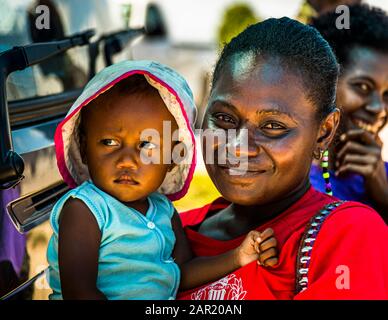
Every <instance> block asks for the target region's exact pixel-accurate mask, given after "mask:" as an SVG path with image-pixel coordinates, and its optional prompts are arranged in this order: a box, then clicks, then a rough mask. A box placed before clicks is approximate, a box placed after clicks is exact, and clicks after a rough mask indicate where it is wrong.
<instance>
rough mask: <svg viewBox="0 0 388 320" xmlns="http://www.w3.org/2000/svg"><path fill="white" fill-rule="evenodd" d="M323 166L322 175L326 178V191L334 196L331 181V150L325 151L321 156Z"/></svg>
mask: <svg viewBox="0 0 388 320" xmlns="http://www.w3.org/2000/svg"><path fill="white" fill-rule="evenodd" d="M321 167H322V176H323V179H324V180H325V192H326V194H328V195H330V196H332V195H333V191H332V189H331V183H330V173H329V150H325V151H323V154H322V156H321Z"/></svg>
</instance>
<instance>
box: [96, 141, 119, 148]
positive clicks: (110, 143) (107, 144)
mask: <svg viewBox="0 0 388 320" xmlns="http://www.w3.org/2000/svg"><path fill="white" fill-rule="evenodd" d="M101 143H102V144H103V145H105V146H108V147H117V146H119V145H120V143H119V141H117V140H116V139H102V140H101Z"/></svg>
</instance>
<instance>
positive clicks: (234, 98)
mask: <svg viewBox="0 0 388 320" xmlns="http://www.w3.org/2000/svg"><path fill="white" fill-rule="evenodd" d="M337 76H338V67H337V63H336V60H335V56H334V54H333V52H332V50H331V49H330V47H329V45H328V43H327V42H326V41H325V40H324V39H323V38H322V37H321V36H320V35H319V33H318V32H317V31H316V30H315V29H314V28H312V27H309V26H305V25H303V24H301V23H299V22H296V21H294V20H291V19H288V18H282V19H269V20H266V21H264V22H262V23H258V24H256V25H252V26H250V27H249V28H247V29H246V30H245V31H244V32H242V33H241V34H239V35H238V36H237V37H235V38H234V39H233V40H232V41H231V42H230V43H229V44H228V45H226V46H225V48H224V49H223V52H222V54H221V57H220V59H219V61H218V62H217V65H216V68H215V72H214V79H213V85H212V90H211V94H210V98H209V103H208V107H207V110H206V113H205V117H204V121H203V125H202V127H203V129H204V130H206V132H208V133H209V132H210V133H212V132H213V133H216V132H220V131H221V132H222V131H223V132H228V133H229V132H230V130H232V129H234V130H235V131H236V135H235V136H233V134H231V135H228V139H226V142H225V143H222V139H210V138H211V134H206V135H204V141H203V142H204V147H203V152H204V159H209V158H212V157H210V156H213V157H214V160H215V162H214V164H212V163H211V162H210V163H209V162H207V163H206V167H207V170H208V173H209V175H210V178H211V179H212V181H213V182H214V184H215V185H216V187H217V189H218V190H219V192H220V193H221V194H222V196H223V198H220V199H218V200H216V201H214V202H213V203H210V204H208V205H206V206H205V207H203V208H199V209H194V210H191V211H188V212H185V213H182V214H181V220H182V223H183V225H184V227H185V231H186V235H187V237H188V239H189V241H190V244H191V247H192V250H193V252H194V253H195V254H196V255H197V256H213V255H216V254H220V253H222V252H225V251H227V250H229V249H231V248H235V247H236V246H238V245H239V244H240V243H241V241H242V240H243V239H244V236H245V235H246V234H247V233H248V232H249V230H252V229H256V230H258V231H261V230H264V228H267V227H270V228H272V229H273V230H274V233H275V236H276V238H277V240H278V246H277V248H278V250H279V251H280V254H279V263H278V265H277V266H276V267H274V268H267V269H265V268H263V267H261V266H259V265H257V263H251V264H248V265H247V266H245V267H243V268H240V269H238V270H237V271H235V272H233V273H231V274H229V275H227V276H226V277H224V278H222V279H220V280H219V281H217V282H214V283H210V284H208V285H205V286H203V287H201V288H197V289H195V290H192V291H190V292H183V293H181V294H180V296H179V297H180V298H182V299H234V300H237V299H364V298H365V299H366V298H367V299H388V288H387V283H388V252H387V250H386V245H385V244H384V242H386V241H387V240H388V237H387V228H386V226H385V224H384V222H383V220H382V219H381V217H380V216H379V215H378V214H377V213H376V212H375V211H374V210H373V209H371V208H369V207H367V206H366V205H363V204H360V203H356V202H350V201H349V202H346V203H338V202H337V199H336V198H334V197H332V196H329V195H325V194H323V193H320V192H318V191H316V190H315V189H314V188H313V187H311V186H310V183H309V172H310V166H311V161H312V157H313V154H314V153H317V154H318V153H319V154H321V152H320V150H326V149H327V147H328V146H329V144H330V142H331V140H332V139H333V136H334V134H335V130H336V128H337V126H338V123H339V111H338V110H337V109H336V108H335V107H334V100H335V86H336V81H337ZM211 140H213V141H211ZM244 140H245V141H247V145H243V144H242V143H241V141H244ZM212 142H213V143H212ZM223 150H224V151H225V153H223V152H224V151H223ZM232 151H233V152H234V151H235V156H237V157H239V159H240V160H241V159H242V160H241V161H240V163H239V166H237V165H236V164H232V163H231V161H230V160H229V153H232ZM223 155H225V156H226V159H227V160H228V161H225V162H222V161H218V160H220V158H221V157H222V156H223ZM232 159H233V160H235V158H234V157H232ZM243 161H245V163H242V162H243ZM233 162H234V161H233ZM222 163H224V164H222ZM234 163H235V162H234ZM244 167H245V168H246V169H247V170H245V171H244V170H242V169H241V168H244ZM331 203H334V204H333V205H331V206H327V205H328V204H331ZM325 206H326V207H325ZM324 207H325V210H321V209H323V208H324ZM317 213H318V215H317ZM326 217H327V218H326ZM310 219H312V221H311V223H310V222H309V221H310ZM322 221H324V223H323V224H321V222H322ZM307 227H309V229H308V230H309V233H306V235H307V236H306V235H304V231H305V229H306V228H307ZM319 229H320V231H319ZM318 231H319V233H318ZM302 237H303V239H302ZM315 239H316V241H315ZM260 249H261V250H262V252H263V254H268V256H270V255H271V254H272V253H273V252H272V251H271V250H270V251H268V250H265V248H262V247H260ZM297 256H298V257H297ZM296 269H297V270H298V271H297V272H296Z"/></svg>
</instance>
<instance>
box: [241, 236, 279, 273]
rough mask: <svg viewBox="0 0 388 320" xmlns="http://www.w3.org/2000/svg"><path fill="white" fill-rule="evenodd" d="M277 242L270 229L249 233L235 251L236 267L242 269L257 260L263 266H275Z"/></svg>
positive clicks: (276, 261)
mask: <svg viewBox="0 0 388 320" xmlns="http://www.w3.org/2000/svg"><path fill="white" fill-rule="evenodd" d="M276 246H277V241H276V239H275V237H274V232H273V230H272V229H271V228H268V229H265V230H264V231H263V232H261V233H260V232H258V231H250V232H249V233H248V235H247V236H246V238H245V239H244V241H243V242H242V244H241V245H240V246H239V247H238V248H237V250H236V261H237V265H238V266H240V267H243V266H245V265H247V264H249V263H251V262H252V261H255V260H257V263H258V264H261V265H263V266H271V267H273V266H275V265H276V264H277V263H278V257H277V250H276Z"/></svg>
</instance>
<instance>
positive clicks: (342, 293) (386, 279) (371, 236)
mask: <svg viewBox="0 0 388 320" xmlns="http://www.w3.org/2000/svg"><path fill="white" fill-rule="evenodd" d="M345 206H346V205H345ZM308 281H309V284H308V287H307V289H306V290H305V291H303V292H301V293H299V294H298V295H296V296H295V297H294V298H295V299H303V300H304V299H388V227H387V226H386V225H385V223H384V221H383V220H382V219H381V217H380V216H379V215H378V214H377V213H376V212H375V211H373V210H372V209H370V208H369V207H366V206H363V205H357V206H353V207H344V208H343V209H342V208H339V209H338V210H337V211H336V212H333V214H332V215H330V216H329V217H328V218H327V220H326V221H325V222H324V223H323V225H322V228H321V230H320V232H319V234H318V236H317V239H316V241H315V244H314V246H313V250H312V255H311V264H310V268H309V274H308Z"/></svg>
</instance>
